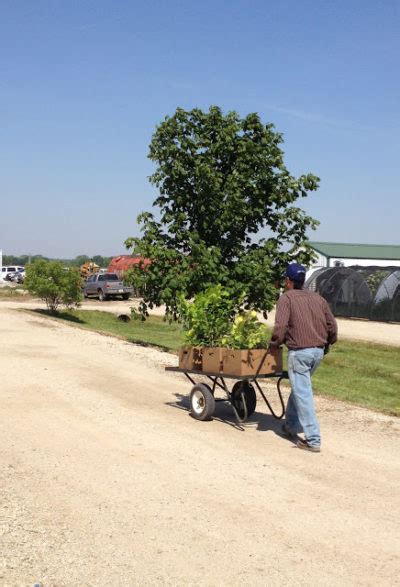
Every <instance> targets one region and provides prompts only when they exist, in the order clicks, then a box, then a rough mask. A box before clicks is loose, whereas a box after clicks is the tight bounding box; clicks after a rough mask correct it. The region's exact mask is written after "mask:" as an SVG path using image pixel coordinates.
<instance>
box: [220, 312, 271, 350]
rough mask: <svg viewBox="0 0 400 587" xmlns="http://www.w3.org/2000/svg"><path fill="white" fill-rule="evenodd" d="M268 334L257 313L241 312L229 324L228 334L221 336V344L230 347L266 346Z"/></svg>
mask: <svg viewBox="0 0 400 587" xmlns="http://www.w3.org/2000/svg"><path fill="white" fill-rule="evenodd" d="M269 338H270V335H269V331H268V328H267V326H266V325H265V324H263V323H262V322H260V321H259V320H258V318H257V313H256V312H255V311H254V310H252V311H251V312H241V313H240V314H238V315H237V316H236V318H235V320H234V322H233V324H232V326H231V329H230V332H229V334H228V335H226V336H224V337H223V338H222V341H221V342H222V346H225V347H228V348H231V349H260V348H266V347H267V346H268V341H269Z"/></svg>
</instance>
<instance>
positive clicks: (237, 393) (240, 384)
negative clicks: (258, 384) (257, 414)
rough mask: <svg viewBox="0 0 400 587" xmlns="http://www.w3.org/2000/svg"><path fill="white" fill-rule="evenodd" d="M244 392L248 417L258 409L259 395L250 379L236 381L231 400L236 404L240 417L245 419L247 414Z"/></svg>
mask: <svg viewBox="0 0 400 587" xmlns="http://www.w3.org/2000/svg"><path fill="white" fill-rule="evenodd" d="M242 392H243V396H244V401H245V402H246V408H247V417H248V418H250V416H251V415H252V414H253V413H254V410H255V409H256V405H257V395H256V392H255V390H254V387H253V386H252V385H251V384H250V383H249V382H248V381H237V382H236V383H235V385H234V386H233V388H232V393H231V401H232V404H233V405H234V406H235V408H236V411H237V413H238V414H239V418H241V419H243V418H244V416H245V411H244V406H243V397H242Z"/></svg>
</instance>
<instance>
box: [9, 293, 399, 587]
mask: <svg viewBox="0 0 400 587" xmlns="http://www.w3.org/2000/svg"><path fill="white" fill-rule="evenodd" d="M0 345H1V354H0V361H1V365H2V370H1V372H2V382H1V387H0V394H1V401H0V433H1V438H2V442H1V444H0V477H1V478H0V498H1V501H0V549H1V553H2V556H1V557H0V584H1V585H4V586H6V585H9V586H15V585H27V586H28V585H32V584H33V583H34V582H39V581H40V582H42V583H43V585H45V586H46V587H47V586H57V587H60V586H64V585H104V584H105V583H106V584H112V585H118V586H119V585H155V584H156V585H207V586H208V585H225V584H226V585H228V584H229V585H243V584H252V585H278V584H279V585H282V584H287V585H310V584H317V585H332V586H333V585H338V584H341V585H349V586H350V585H355V584H363V585H398V584H400V581H399V574H398V569H399V563H400V559H399V553H400V532H399V519H398V518H399V516H398V511H399V508H400V496H399V492H398V487H399V483H400V450H399V449H400V442H399V440H400V420H399V419H396V418H393V417H390V416H386V415H382V414H378V413H375V412H371V411H369V410H365V409H362V408H356V407H351V406H348V405H346V404H343V403H340V402H335V401H330V400H327V399H323V398H318V399H317V409H318V413H319V415H320V421H321V429H322V432H323V452H321V453H320V454H317V455H315V454H309V453H305V452H303V451H299V450H298V449H296V448H295V447H294V445H293V444H292V443H291V442H289V441H287V440H285V439H283V438H282V437H281V436H280V435H279V427H280V425H279V423H277V422H276V421H274V420H273V419H272V418H271V417H270V416H268V415H267V414H266V409H265V407H264V405H263V404H262V403H261V401H260V403H259V404H258V407H257V411H256V413H255V415H254V417H253V418H252V420H251V421H250V422H249V424H248V425H247V426H246V430H245V431H244V432H240V431H239V430H237V429H236V428H235V427H234V426H233V421H232V418H231V413H230V410H229V409H228V408H227V407H225V406H224V405H223V404H219V405H218V411H217V415H216V417H215V418H214V420H213V421H211V422H197V421H196V420H193V419H192V418H191V417H190V416H189V415H188V412H187V409H186V408H187V399H186V396H187V393H188V389H189V387H190V385H189V384H188V382H185V380H184V378H183V377H180V376H178V375H176V374H172V373H169V374H168V373H165V372H164V366H165V365H167V364H171V363H174V362H175V361H176V358H175V357H174V356H172V355H169V354H166V353H162V352H159V351H157V350H154V349H148V348H142V347H139V346H136V345H132V344H129V343H126V342H124V341H121V340H117V339H113V338H109V337H102V336H99V335H97V334H96V333H92V332H88V331H84V330H80V329H75V328H71V327H68V326H67V325H64V324H60V323H58V322H54V321H49V320H46V319H45V318H42V317H40V316H35V315H30V314H27V313H24V312H15V311H14V310H13V309H11V308H8V307H6V306H5V304H4V303H1V305H0ZM271 393H272V390H271Z"/></svg>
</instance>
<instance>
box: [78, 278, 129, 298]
mask: <svg viewBox="0 0 400 587" xmlns="http://www.w3.org/2000/svg"><path fill="white" fill-rule="evenodd" d="M132 292H133V288H132V287H127V286H126V285H124V283H123V281H121V280H120V278H119V277H118V275H117V274H116V273H95V274H94V275H91V276H90V277H89V279H88V280H87V281H86V283H85V285H84V286H83V297H84V298H88V297H92V296H93V297H96V298H99V300H100V301H101V302H104V300H106V299H108V298H115V297H117V296H121V297H122V299H123V300H128V299H129V298H130V296H131V295H132Z"/></svg>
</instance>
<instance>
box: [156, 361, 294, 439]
mask: <svg viewBox="0 0 400 587" xmlns="http://www.w3.org/2000/svg"><path fill="white" fill-rule="evenodd" d="M265 356H266V355H265ZM265 356H264V357H263V360H262V361H261V363H260V365H259V367H258V369H257V371H256V373H255V374H254V375H230V374H229V373H222V372H214V373H213V372H209V371H199V370H195V369H184V368H181V367H166V368H165V370H166V371H172V372H174V373H183V374H184V375H185V377H186V378H187V379H189V381H190V382H191V383H192V384H193V387H192V390H191V392H190V405H191V410H190V411H191V414H192V416H193V417H194V418H196V419H197V420H210V419H211V418H212V415H213V413H214V410H215V402H219V401H228V402H229V403H230V404H231V406H232V409H233V412H234V414H235V418H236V421H237V423H238V426H239V428H240V429H241V430H244V428H243V426H242V424H243V423H244V422H245V421H246V420H247V418H248V417H249V416H251V414H252V413H253V412H254V410H255V408H256V403H257V396H256V392H255V390H254V387H253V385H252V384H254V385H255V386H256V388H257V390H258V391H259V393H260V395H261V396H262V397H263V399H264V401H265V403H266V404H267V406H268V409H269V411H270V412H271V414H272V416H273V417H274V418H275V419H277V420H280V419H281V418H283V416H284V415H285V404H284V401H283V397H282V392H281V387H280V386H281V381H282V380H283V379H288V378H289V376H288V372H287V371H280V372H277V373H268V374H265V375H261V374H260V373H259V372H260V370H261V367H262V365H263V363H264V360H265ZM193 376H202V377H206V378H207V379H209V380H210V381H211V383H212V386H210V385H207V384H205V383H196V381H195V380H194V378H193ZM226 379H233V380H235V381H236V383H235V384H234V385H233V387H232V390H231V391H230V390H229V388H228V385H227V383H226V381H225V380H226ZM271 379H276V380H277V382H276V391H277V394H278V398H279V401H280V405H281V413H280V414H277V413H276V412H275V411H274V409H273V408H272V406H271V404H270V402H269V401H268V398H267V396H266V394H265V392H264V391H263V389H262V388H261V385H260V380H271ZM217 388H220V389H222V390H223V391H224V392H225V396H226V397H225V398H216V397H215V391H216V390H217Z"/></svg>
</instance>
